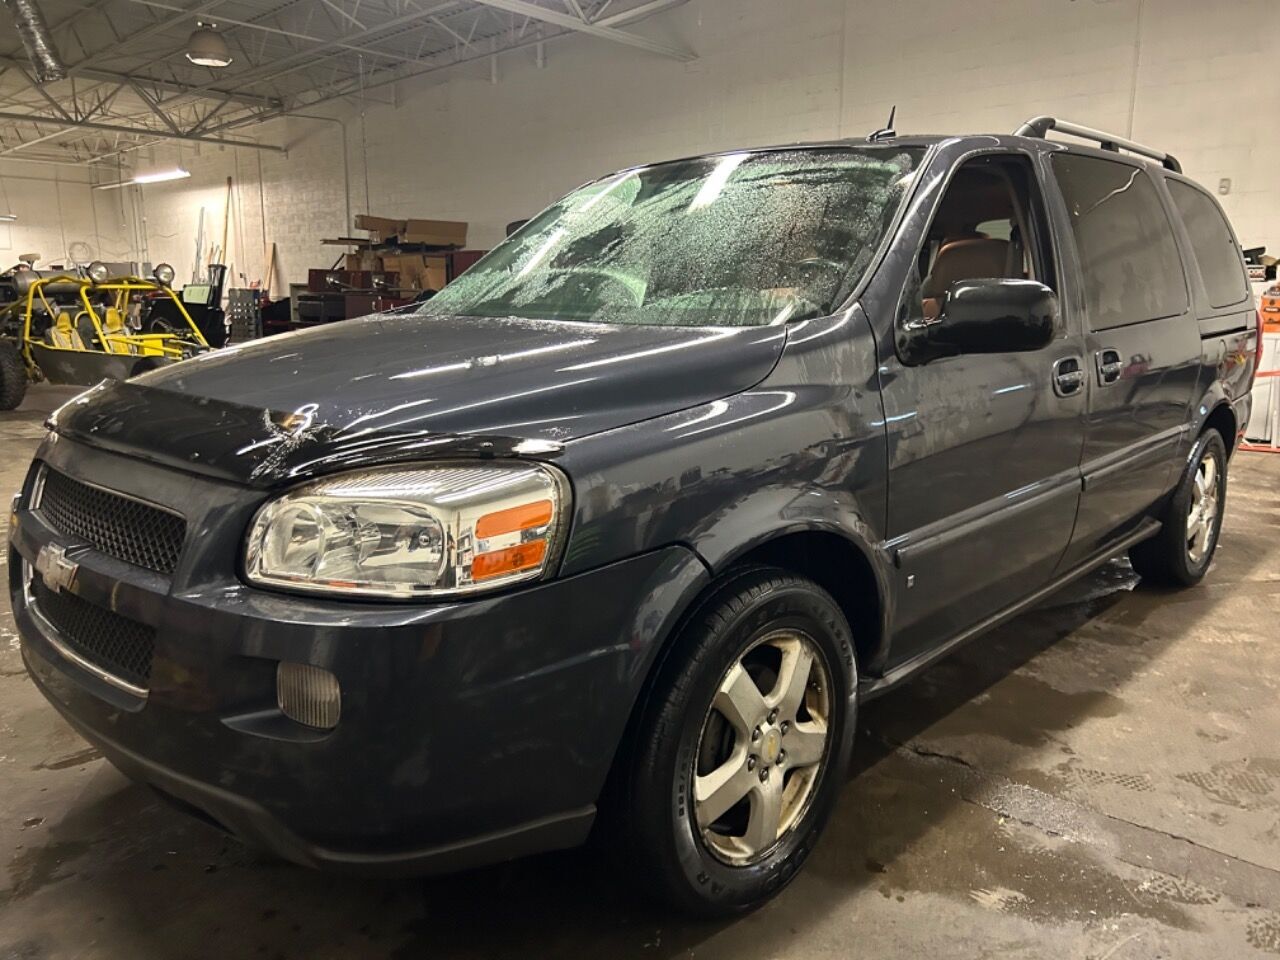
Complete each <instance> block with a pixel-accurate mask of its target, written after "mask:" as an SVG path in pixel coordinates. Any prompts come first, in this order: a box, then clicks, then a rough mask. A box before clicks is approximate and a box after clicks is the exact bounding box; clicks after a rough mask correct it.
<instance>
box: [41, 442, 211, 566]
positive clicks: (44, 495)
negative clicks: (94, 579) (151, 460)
mask: <svg viewBox="0 0 1280 960" xmlns="http://www.w3.org/2000/svg"><path fill="white" fill-rule="evenodd" d="M38 489H39V494H38V497H39V499H38V501H37V505H36V513H38V514H39V515H40V516H41V517H42V518H43V519H44V520H46V521H47V522H48V523H49V525H50V526H52V527H53V528H54V529H55V530H57V531H58V532H59V533H64V534H66V535H67V536H70V537H75V538H76V539H78V540H81V541H83V542H85V543H87V544H89V545H90V546H92V547H93V548H94V549H96V550H98V551H99V552H101V553H105V554H107V555H108V556H112V557H115V558H116V559H118V560H123V561H124V562H125V563H132V564H133V565H134V566H137V567H144V568H146V569H147V570H154V571H155V572H156V573H163V574H166V575H168V574H171V573H173V568H174V567H175V566H176V565H177V563H178V557H179V555H180V554H181V553H182V543H183V541H184V540H185V539H186V536H187V522H186V520H184V519H183V518H182V517H180V516H178V515H177V514H175V513H170V512H169V511H168V510H162V509H161V508H160V507H154V506H152V505H150V504H147V503H143V502H141V501H140V500H134V499H132V498H131V497H126V496H124V495H123V494H118V493H113V492H111V491H110V490H104V489H102V488H101V487H95V486H92V485H91V484H87V483H82V482H81V481H79V480H73V479H71V477H68V476H67V475H66V474H64V473H59V472H58V471H57V470H54V469H52V468H51V467H48V466H46V467H45V468H44V474H43V476H42V477H41V482H40V486H39V487H38Z"/></svg>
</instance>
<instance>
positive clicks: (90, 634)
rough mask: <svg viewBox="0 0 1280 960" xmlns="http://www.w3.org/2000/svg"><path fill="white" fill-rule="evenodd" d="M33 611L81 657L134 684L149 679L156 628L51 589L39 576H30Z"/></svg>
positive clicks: (143, 685) (144, 683) (143, 686)
mask: <svg viewBox="0 0 1280 960" xmlns="http://www.w3.org/2000/svg"><path fill="white" fill-rule="evenodd" d="M30 589H31V599H32V601H33V602H34V606H35V611H36V613H38V614H39V615H40V616H41V617H43V618H44V619H45V621H47V622H48V624H49V626H51V627H52V628H53V629H54V631H55V632H56V633H57V639H58V640H60V641H61V642H62V643H64V644H66V645H67V646H68V647H70V648H71V649H72V650H73V651H74V652H75V653H76V654H78V655H79V656H80V657H81V658H82V659H84V660H86V661H88V662H89V663H91V664H92V665H93V666H95V667H98V668H99V669H101V670H103V671H104V672H106V673H109V674H111V675H112V676H115V677H118V678H120V679H121V680H124V681H125V682H126V683H129V684H131V685H132V686H134V687H139V688H141V689H142V690H146V689H147V688H148V686H149V685H150V682H151V657H152V654H153V652H154V650H155V639H156V632H155V630H153V629H152V628H151V627H148V626H146V625H145V624H141V623H138V622H137V621H136V620H130V619H129V618H128V617H122V616H120V614H118V613H113V612H112V611H110V610H107V609H105V608H103V607H99V606H98V605H97V604H93V603H90V602H89V601H88V600H83V599H81V598H80V597H77V596H76V595H75V594H73V593H67V592H66V591H60V592H58V593H54V592H53V591H52V590H50V589H49V588H48V587H46V586H45V585H44V581H43V580H41V579H40V577H39V576H35V577H33V578H32V580H31V587H30Z"/></svg>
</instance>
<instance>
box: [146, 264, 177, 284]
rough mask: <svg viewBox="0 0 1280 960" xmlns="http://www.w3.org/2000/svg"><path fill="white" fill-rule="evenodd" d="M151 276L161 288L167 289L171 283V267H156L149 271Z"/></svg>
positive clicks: (161, 265) (164, 265) (160, 265)
mask: <svg viewBox="0 0 1280 960" xmlns="http://www.w3.org/2000/svg"><path fill="white" fill-rule="evenodd" d="M151 275H152V276H153V277H155V278H156V280H158V281H159V282H160V284H161V286H165V287H167V286H168V285H169V284H171V283H173V267H171V266H169V264H167V263H161V264H159V265H157V266H156V268H155V269H154V270H153V271H151Z"/></svg>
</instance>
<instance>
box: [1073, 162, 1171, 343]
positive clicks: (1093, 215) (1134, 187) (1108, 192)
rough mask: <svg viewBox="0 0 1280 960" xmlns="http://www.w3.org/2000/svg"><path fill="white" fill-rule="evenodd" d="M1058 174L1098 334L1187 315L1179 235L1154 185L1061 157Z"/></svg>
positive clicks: (1110, 165)
mask: <svg viewBox="0 0 1280 960" xmlns="http://www.w3.org/2000/svg"><path fill="white" fill-rule="evenodd" d="M1053 170H1054V174H1055V176H1056V178H1057V181H1058V186H1059V188H1060V189H1061V190H1062V196H1063V199H1064V200H1066V203H1067V211H1068V213H1069V214H1070V216H1071V230H1072V234H1073V235H1074V237H1075V242H1076V251H1077V254H1078V256H1079V258H1080V270H1081V272H1082V274H1083V277H1084V295H1085V305H1086V307H1087V311H1088V316H1089V323H1090V325H1091V326H1092V328H1093V329H1094V330H1104V329H1107V328H1109V327H1119V326H1123V325H1125V324H1130V323H1141V322H1143V321H1145V320H1155V319H1158V318H1160V317H1171V316H1175V315H1177V314H1180V313H1183V312H1185V311H1186V309H1187V305H1188V301H1187V284H1186V277H1185V275H1184V274H1183V271H1182V260H1181V258H1180V257H1179V256H1178V246H1177V243H1176V242H1175V241H1174V239H1173V229H1172V226H1171V224H1170V222H1169V217H1168V215H1167V214H1166V213H1165V210H1164V207H1163V205H1162V204H1161V203H1160V197H1159V195H1158V194H1157V193H1156V188H1155V185H1154V184H1153V183H1152V182H1151V178H1150V177H1149V176H1148V175H1147V174H1146V173H1145V172H1144V171H1143V170H1142V169H1141V168H1140V167H1136V166H1133V165H1131V164H1127V163H1119V162H1116V161H1112V160H1100V159H1098V158H1096V157H1084V156H1080V155H1078V154H1070V153H1059V154H1057V155H1055V156H1054V158H1053Z"/></svg>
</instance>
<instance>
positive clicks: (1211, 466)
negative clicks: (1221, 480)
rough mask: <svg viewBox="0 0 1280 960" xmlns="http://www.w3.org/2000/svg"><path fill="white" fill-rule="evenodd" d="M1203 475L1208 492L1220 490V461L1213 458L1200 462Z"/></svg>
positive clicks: (1206, 458)
mask: <svg viewBox="0 0 1280 960" xmlns="http://www.w3.org/2000/svg"><path fill="white" fill-rule="evenodd" d="M1200 469H1201V475H1202V476H1203V477H1204V488H1205V489H1206V490H1216V489H1217V488H1218V461H1217V460H1215V459H1213V457H1205V458H1204V459H1203V460H1202V461H1200Z"/></svg>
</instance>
